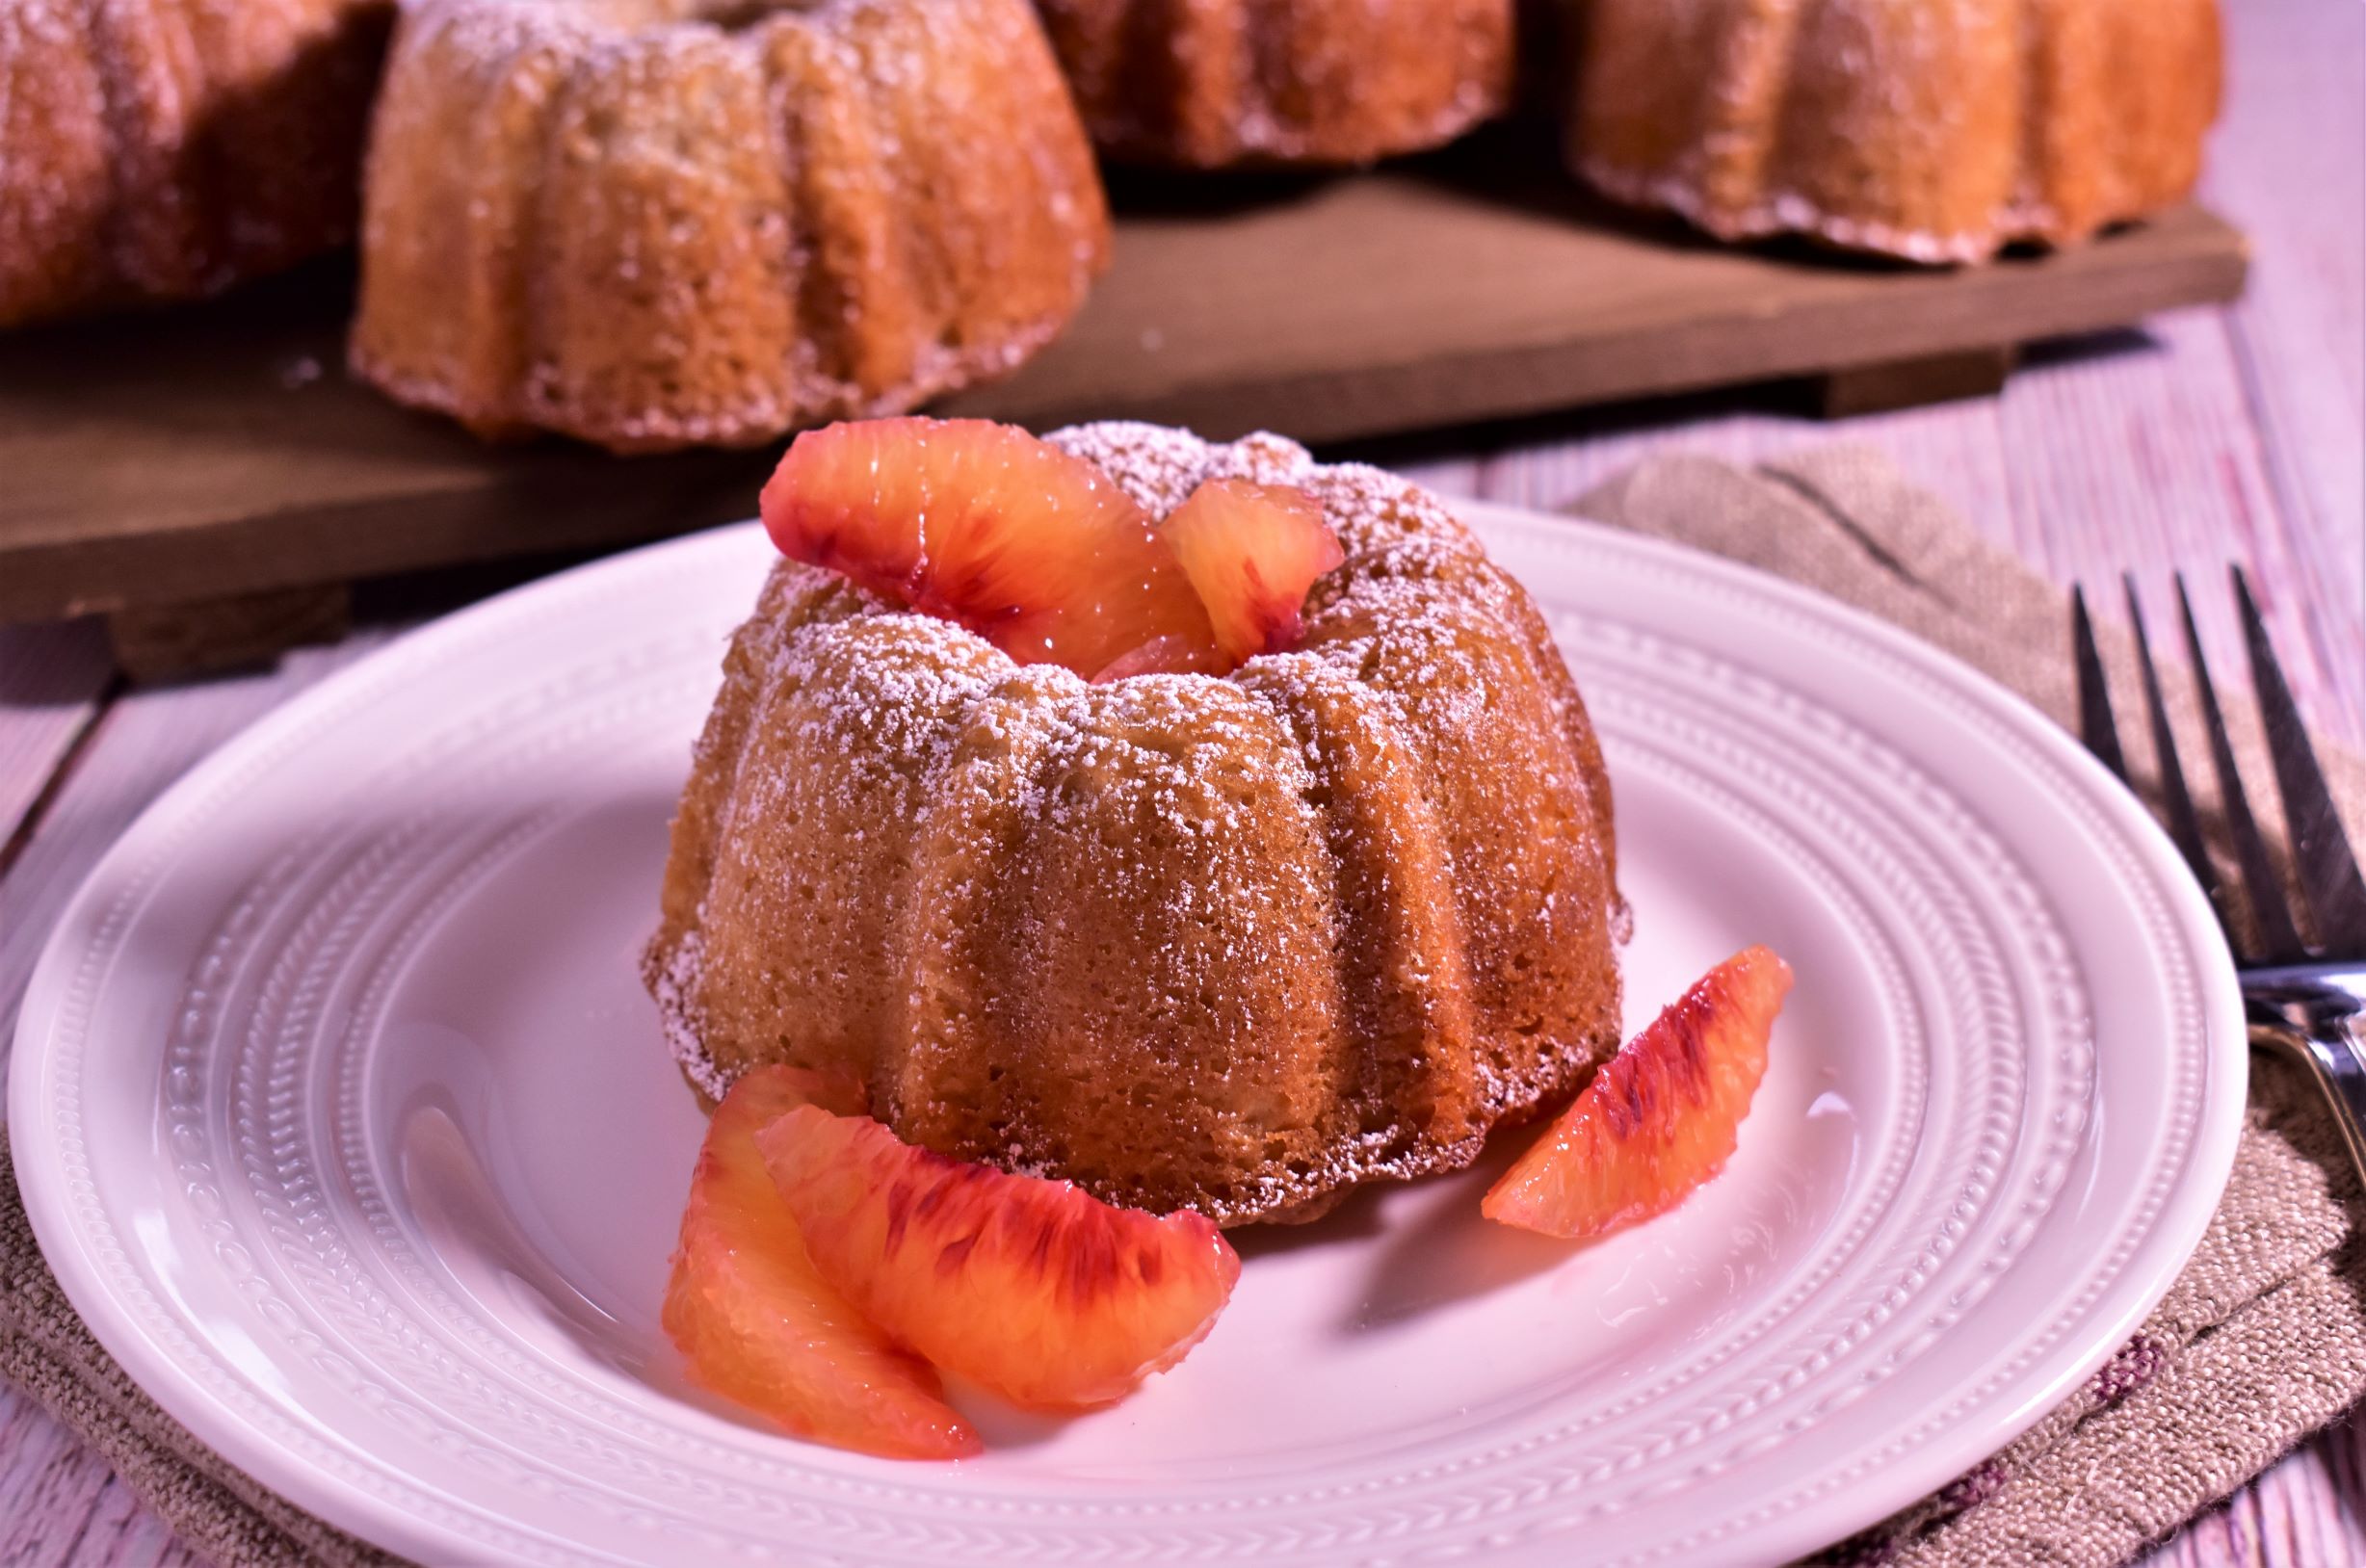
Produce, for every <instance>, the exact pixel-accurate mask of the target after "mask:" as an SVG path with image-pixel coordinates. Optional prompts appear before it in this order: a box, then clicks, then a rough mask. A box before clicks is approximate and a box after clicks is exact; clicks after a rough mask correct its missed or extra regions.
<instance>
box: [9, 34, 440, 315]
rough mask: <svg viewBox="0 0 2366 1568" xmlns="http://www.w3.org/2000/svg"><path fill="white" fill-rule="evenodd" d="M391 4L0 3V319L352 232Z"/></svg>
mask: <svg viewBox="0 0 2366 1568" xmlns="http://www.w3.org/2000/svg"><path fill="white" fill-rule="evenodd" d="M393 19H394V5H393V0H118V3H114V4H107V5H101V4H97V3H95V0H90V3H84V0H0V327H13V326H17V325H19V324H22V323H25V322H33V321H41V320H46V319H50V318H53V317H59V316H67V315H77V314H82V313H85V312H89V311H94V310H103V309H108V308H112V307H114V306H118V305H125V304H134V303H140V302H144V301H167V300H184V299H194V298H197V297H199V296H203V295H208V294H215V293H219V292H220V291H222V290H223V289H225V288H228V287H230V286H231V285H232V284H234V283H238V282H241V281H244V280H245V279H247V278H250V277H257V276H260V275H262V274H266V273H272V272H277V271H279V270H280V269H282V268H286V267H290V266H293V265H295V264H296V263H297V262H300V261H302V260H304V259H305V258H306V257H308V256H313V255H317V254H319V253H320V252H322V251H324V250H329V249H332V248H335V247H337V246H339V245H342V244H344V243H345V242H346V241H348V240H350V239H351V238H352V237H353V234H354V222H355V213H356V211H357V209H358V207H359V204H360V197H359V193H360V185H361V144H362V136H363V131H364V128H365V126H366V125H367V123H368V117H369V109H370V98H371V93H372V91H373V89H374V87H375V85H376V83H377V80H378V71H379V65H380V63H381V60H382V58H383V56H384V53H385V46H386V33H387V29H388V28H389V27H390V26H391V25H392V22H393Z"/></svg>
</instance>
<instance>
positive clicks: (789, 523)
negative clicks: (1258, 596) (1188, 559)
mask: <svg viewBox="0 0 2366 1568" xmlns="http://www.w3.org/2000/svg"><path fill="white" fill-rule="evenodd" d="M761 506H762V510H763V515H764V527H765V531H766V532H767V533H769V534H770V535H771V536H772V538H773V542H774V544H776V545H777V546H778V547H779V549H780V552H781V554H783V555H785V556H788V557H790V558H792V559H793V560H797V561H802V562H808V563H810V564H812V565H817V566H828V567H830V568H832V569H833V570H836V571H840V572H844V573H845V574H846V575H847V576H849V577H851V578H853V579H854V581H855V582H857V583H860V584H861V585H862V586H864V587H865V588H870V589H871V590H872V591H874V592H876V593H881V594H884V595H886V596H888V597H890V598H893V599H897V600H899V601H901V602H903V603H905V604H907V605H910V606H911V607H912V608H913V609H915V610H918V611H922V612H924V613H926V614H932V615H939V616H942V617H943V618H945V619H947V620H951V621H957V622H959V623H960V624H961V625H963V626H966V627H968V628H969V629H970V630H971V631H973V632H976V633H977V634H978V635H979V636H981V637H983V638H985V639H986V640H987V641H989V642H991V643H993V644H994V645H995V646H996V647H998V648H1000V649H1002V650H1003V652H1005V653H1007V654H1009V655H1010V656H1011V657H1012V658H1013V659H1015V660H1017V661H1018V662H1019V663H1021V664H1059V665H1065V666H1067V667H1068V668H1070V669H1073V670H1075V671H1076V672H1077V673H1079V674H1081V675H1085V676H1087V677H1091V676H1093V675H1095V674H1098V673H1099V672H1100V671H1101V670H1102V669H1104V668H1106V667H1108V666H1110V665H1111V664H1113V663H1115V662H1116V661H1117V659H1119V658H1120V657H1121V656H1123V655H1126V654H1128V653H1130V652H1132V651H1133V650H1135V649H1137V648H1140V647H1142V646H1143V645H1144V644H1145V643H1153V642H1155V643H1158V644H1160V645H1161V646H1162V647H1163V648H1165V649H1167V650H1168V667H1170V668H1175V669H1201V670H1209V671H1214V670H1216V669H1217V668H1218V667H1219V666H1220V664H1221V660H1222V656H1221V654H1220V653H1219V652H1218V651H1217V646H1216V638H1215V633H1214V632H1213V631H1212V630H1211V629H1210V627H1209V625H1208V613H1207V611H1206V609H1205V608H1204V607H1203V606H1202V605H1201V604H1200V601H1199V595H1198V594H1197V593H1196V591H1194V590H1193V588H1192V584H1191V579H1190V578H1188V577H1187V576H1185V575H1184V572H1183V568H1182V566H1181V564H1180V563H1179V562H1176V560H1175V558H1174V552H1173V551H1172V550H1170V549H1169V548H1168V546H1167V544H1166V542H1165V541H1164V540H1163V539H1161V538H1160V537H1159V536H1158V531H1157V529H1156V528H1154V527H1153V526H1152V524H1151V521H1150V519H1149V518H1148V517H1146V516H1144V514H1143V511H1142V509H1141V508H1140V507H1137V506H1136V505H1135V504H1134V502H1133V500H1132V498H1131V497H1129V496H1128V495H1127V494H1126V493H1125V492H1124V491H1123V490H1121V489H1119V488H1118V487H1117V483H1116V482H1114V481H1113V480H1111V479H1110V478H1109V477H1108V476H1107V475H1105V474H1103V473H1102V472H1101V471H1100V470H1099V469H1097V468H1095V467H1094V466H1093V465H1092V464H1091V463H1089V462H1087V461H1085V460H1084V459H1083V458H1081V457H1071V456H1070V455H1068V454H1067V453H1065V452H1063V451H1061V450H1060V449H1059V448H1057V447H1054V446H1050V445H1047V444H1046V443H1044V442H1042V441H1038V440H1037V439H1036V438H1035V437H1034V436H1032V435H1030V434H1028V433H1027V432H1026V431H1022V430H1020V429H1018V428H1017V427H1015V426H1012V425H997V424H993V423H991V422H989V421H986V420H982V419H926V418H921V417H918V416H911V417H907V418H901V419H873V420H865V421H862V422H859V423H855V424H847V425H831V426H828V427H826V428H825V429H822V430H818V431H806V432H804V433H803V434H802V435H800V436H799V437H798V438H797V439H796V440H795V441H794V442H792V443H791V444H790V446H789V451H788V455H787V456H786V457H782V458H781V459H780V466H779V467H778V468H777V469H776V470H775V471H774V474H773V477H772V479H771V481H770V482H769V483H766V484H765V486H764V496H763V501H762V503H761Z"/></svg>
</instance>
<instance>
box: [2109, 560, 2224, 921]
mask: <svg viewBox="0 0 2366 1568" xmlns="http://www.w3.org/2000/svg"><path fill="white" fill-rule="evenodd" d="M2119 585H2120V588H2121V591H2123V592H2125V593H2126V594H2127V596H2128V624H2129V625H2130V626H2132V627H2134V628H2135V630H2136V662H2137V665H2138V666H2139V667H2140V668H2142V669H2143V675H2144V709H2145V712H2146V714H2147V715H2148V716H2149V717H2150V719H2151V720H2152V749H2153V753H2154V754H2155V755H2156V756H2157V757H2159V759H2160V763H2161V802H2162V804H2163V805H2164V806H2166V807H2167V808H2168V811H2169V837H2170V838H2171V839H2173V840H2175V841H2176V844H2177V850H2178V852H2179V853H2181V854H2183V855H2184V856H2185V863H2186V865H2187V866H2188V867H2189V868H2191V869H2192V871H2193V873H2194V880H2195V881H2197V882H2199V883H2200V884H2201V890H2202V892H2204V893H2206V894H2208V895H2209V898H2210V906H2211V907H2212V908H2213V909H2215V908H2217V907H2218V906H2219V898H2220V893H2221V889H2220V886H2219V874H2218V867H2217V866H2216V865H2215V864H2214V863H2213V862H2212V861H2211V859H2210V851H2209V850H2208V849H2205V848H2204V847H2203V845H2202V841H2201V818H2200V816H2199V815H2198V814H2197V813H2195V810H2194V792H2193V791H2192V790H2190V789H2188V788H2187V787H2186V782H2185V764H2184V762H2183V761H2182V760H2181V759H2180V758H2179V757H2178V755H2177V737H2176V736H2175V734H2174V733H2172V732H2171V731H2170V729H2169V705H2168V704H2167V703H2165V702H2163V701H2162V700H2161V672H2160V670H2159V669H2158V668H2156V667H2155V666H2154V665H2153V663H2152V639H2150V638H2149V637H2146V636H2145V635H2144V612H2143V606H2141V605H2139V604H2138V603H2137V602H2136V577H2135V574H2134V573H2129V574H2127V575H2124V576H2122V577H2121V578H2120V580H2119Z"/></svg>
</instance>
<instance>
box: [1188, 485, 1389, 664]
mask: <svg viewBox="0 0 2366 1568" xmlns="http://www.w3.org/2000/svg"><path fill="white" fill-rule="evenodd" d="M1158 532H1159V536H1160V537H1161V538H1163V539H1165V540H1166V541H1167V542H1168V544H1169V545H1170V546H1171V547H1172V548H1173V550H1174V553H1175V557H1176V559H1177V560H1179V561H1181V562H1183V570H1184V573H1185V574H1186V575H1187V576H1189V577H1190V578H1191V582H1192V587H1193V588H1197V589H1198V590H1199V598H1200V602H1201V603H1203V604H1205V605H1206V606H1207V610H1208V619H1209V621H1210V622H1211V623H1213V625H1214V626H1215V629H1216V644H1217V646H1218V647H1220V648H1222V650H1223V654H1224V658H1225V659H1226V660H1227V661H1228V662H1229V663H1230V664H1232V665H1239V664H1241V663H1242V662H1243V661H1245V660H1249V659H1253V658H1255V657H1256V656H1257V655H1258V654H1261V653H1279V652H1281V651H1282V650H1283V649H1285V648H1290V647H1295V646H1297V644H1298V639H1299V634H1300V633H1301V631H1302V630H1304V614H1305V607H1306V590H1307V589H1308V588H1312V587H1314V584H1315V580H1316V579H1317V578H1319V577H1321V576H1322V575H1323V574H1324V573H1325V572H1328V571H1329V570H1330V569H1331V568H1332V567H1333V566H1336V565H1338V564H1339V562H1341V561H1342V560H1343V559H1345V557H1344V555H1343V553H1342V552H1341V550H1340V548H1339V539H1338V536H1336V535H1334V534H1332V533H1331V530H1330V525H1329V524H1328V523H1327V522H1325V521H1324V520H1323V509H1322V508H1321V507H1319V506H1317V505H1316V504H1315V501H1314V498H1313V497H1312V496H1310V495H1308V494H1307V493H1306V492H1305V491H1303V490H1297V489H1292V488H1291V487H1290V486H1288V485H1286V484H1255V483H1250V482H1249V481H1248V480H1245V479H1212V480H1209V481H1208V482H1207V483H1203V484H1201V485H1200V486H1199V487H1198V488H1197V489H1196V490H1194V491H1192V493H1191V495H1190V496H1189V497H1188V498H1187V499H1186V500H1185V501H1184V503H1183V504H1182V505H1181V506H1179V507H1177V508H1176V509H1175V510H1173V511H1171V512H1170V513H1169V514H1168V516H1167V519H1166V521H1164V522H1162V523H1160V524H1159V527H1158Z"/></svg>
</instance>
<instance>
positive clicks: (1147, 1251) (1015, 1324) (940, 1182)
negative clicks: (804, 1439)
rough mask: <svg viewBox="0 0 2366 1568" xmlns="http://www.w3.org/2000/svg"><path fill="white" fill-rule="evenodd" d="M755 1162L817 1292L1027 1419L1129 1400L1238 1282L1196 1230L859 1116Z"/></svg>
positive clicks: (788, 1124) (1203, 1328)
mask: <svg viewBox="0 0 2366 1568" xmlns="http://www.w3.org/2000/svg"><path fill="white" fill-rule="evenodd" d="M756 1146H757V1147H758V1149H760V1150H761V1151H762V1153H763V1156H764V1163H765V1164H766V1165H767V1167H769V1168H770V1169H771V1171H772V1175H773V1180H774V1182H775V1184H776V1186H777V1188H778V1189H779V1192H780V1196H781V1198H782V1200H783V1201H784V1202H785V1203H786V1204H787V1206H788V1209H789V1212H790V1213H791V1214H792V1215H795V1216H796V1220H797V1226H798V1229H799V1231H800V1232H801V1233H802V1236H803V1237H804V1240H805V1245H806V1248H807V1250H808V1252H809V1253H810V1255H811V1257H812V1259H813V1264H814V1267H816V1268H817V1269H819V1270H820V1271H821V1273H822V1275H823V1277H824V1278H826V1279H828V1281H829V1282H830V1283H831V1284H832V1285H833V1286H835V1287H836V1288H837V1289H839V1290H840V1291H842V1292H844V1293H845V1294H846V1296H847V1298H848V1299H850V1300H852V1301H853V1302H854V1304H855V1305H856V1306H857V1307H859V1308H860V1309H861V1310H862V1312H863V1313H864V1315H865V1316H867V1317H868V1318H869V1319H870V1320H872V1321H873V1322H875V1323H877V1324H879V1325H880V1327H881V1329H882V1330H884V1331H885V1332H886V1333H887V1334H889V1335H890V1336H892V1337H893V1338H894V1339H895V1340H896V1341H898V1342H899V1343H901V1344H904V1345H907V1346H910V1347H911V1348H913V1349H914V1350H917V1351H918V1352H919V1353H920V1354H922V1355H924V1356H926V1357H928V1359H929V1360H931V1361H932V1362H933V1363H935V1364H936V1365H937V1366H938V1367H939V1368H941V1369H943V1370H944V1371H946V1372H957V1373H960V1374H961V1375H962V1376H965V1377H969V1378H972V1379H974V1380H976V1381H977V1382H979V1383H980V1384H983V1385H984V1386H985V1387H986V1388H987V1389H990V1390H992V1391H993V1392H994V1393H997V1394H999V1395H1001V1396H1003V1397H1004V1398H1008V1399H1010V1400H1011V1401H1012V1402H1013V1403H1015V1404H1020V1405H1024V1406H1027V1407H1029V1408H1031V1409H1038V1410H1082V1409H1090V1408H1091V1407H1092V1406H1095V1405H1101V1404H1107V1403H1109V1402H1111V1401H1112V1400H1115V1399H1117V1398H1123V1397H1124V1396H1125V1395H1126V1394H1127V1393H1129V1392H1131V1391H1132V1390H1133V1389H1134V1388H1135V1387H1136V1386H1137V1385H1138V1384H1140V1383H1141V1381H1142V1380H1143V1378H1144V1377H1146V1376H1148V1375H1149V1374H1150V1373H1152V1372H1163V1371H1165V1370H1166V1369H1167V1368H1169V1367H1171V1366H1173V1365H1174V1364H1175V1363H1176V1362H1178V1361H1180V1360H1182V1359H1183V1357H1184V1355H1185V1354H1186V1353H1187V1352H1188V1351H1189V1350H1190V1349H1191V1348H1192V1346H1195V1345H1196V1344H1198V1343H1199V1341H1200V1340H1201V1339H1202V1338H1203V1337H1205V1335H1206V1334H1207V1332H1208V1330H1209V1329H1210V1328H1211V1327H1213V1326H1214V1324H1215V1322H1216V1317H1217V1314H1218V1313H1220V1312H1222V1310H1223V1306H1224V1303H1225V1301H1226V1300H1227V1299H1229V1298H1230V1296H1231V1294H1232V1287H1233V1283H1234V1282H1235V1281H1236V1280H1238V1279H1239V1278H1240V1273H1241V1262H1240V1258H1239V1257H1238V1256H1237V1255H1236V1254H1235V1253H1234V1252H1233V1250H1232V1248H1231V1246H1230V1245H1229V1244H1227V1243H1226V1242H1225V1241H1224V1239H1223V1237H1222V1235H1221V1234H1220V1233H1219V1232H1218V1231H1217V1229H1216V1227H1215V1225H1214V1224H1213V1223H1211V1222H1210V1221H1209V1220H1207V1219H1206V1218H1204V1217H1203V1216H1201V1215H1196V1214H1191V1213H1182V1214H1172V1215H1167V1216H1165V1217H1164V1218H1160V1217H1157V1216H1155V1215H1148V1214H1145V1213H1143V1212H1142V1211H1140V1210H1137V1209H1120V1208H1117V1207H1115V1206H1114V1205H1111V1204H1107V1203H1103V1202H1101V1201H1100V1200H1099V1199H1097V1198H1094V1197H1092V1196H1091V1195H1090V1194H1089V1193H1087V1192H1085V1191H1084V1190H1083V1189H1080V1188H1077V1187H1075V1186H1073V1185H1071V1184H1069V1183H1067V1182H1062V1181H1049V1180H1045V1179H1043V1178H1040V1177H1035V1176H1012V1175H1007V1174H1005V1173H1004V1172H1002V1171H998V1170H995V1169H993V1168H991V1167H989V1166H986V1165H979V1164H968V1163H962V1162H960V1161H958V1160H948V1159H946V1158H944V1157H943V1156H941V1155H936V1154H932V1153H930V1152H929V1151H928V1150H925V1149H919V1148H914V1147H913V1146H911V1145H910V1144H907V1143H904V1142H901V1141H899V1140H898V1139H897V1138H896V1137H895V1135H893V1134H892V1133H890V1132H889V1131H888V1130H887V1129H886V1128H885V1127H882V1126H881V1125H880V1124H879V1123H878V1122H876V1121H873V1120H871V1119H870V1118H869V1117H865V1116H839V1115H832V1114H831V1113H830V1112H828V1111H825V1110H822V1109H821V1108H819V1107H816V1106H805V1107H802V1108H800V1109H798V1110H794V1111H790V1112H789V1113H788V1114H786V1115H784V1116H782V1117H780V1118H779V1119H778V1120H776V1121H775V1122H773V1123H772V1124H770V1125H769V1126H767V1127H765V1128H764V1129H763V1130H762V1131H761V1132H759V1133H758V1134H757V1135H756Z"/></svg>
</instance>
